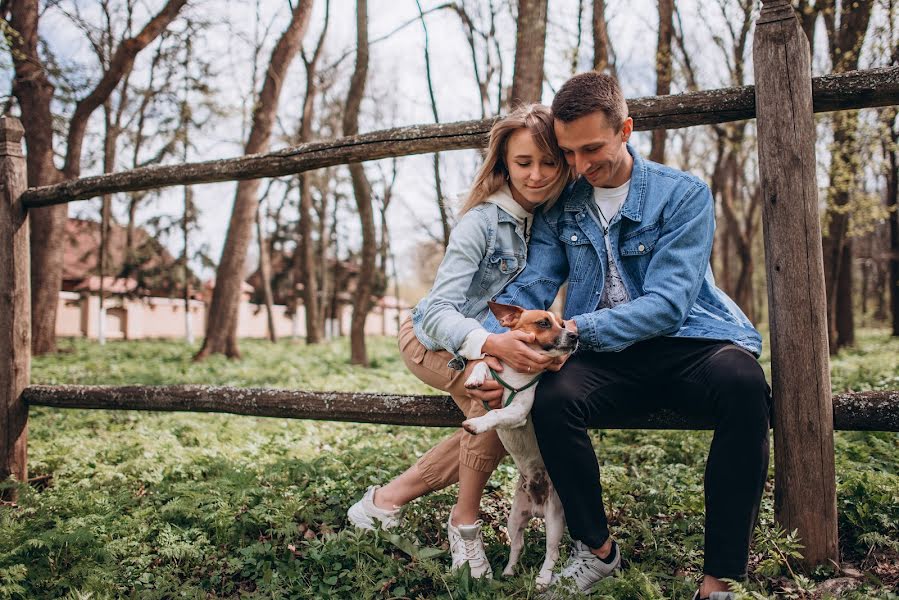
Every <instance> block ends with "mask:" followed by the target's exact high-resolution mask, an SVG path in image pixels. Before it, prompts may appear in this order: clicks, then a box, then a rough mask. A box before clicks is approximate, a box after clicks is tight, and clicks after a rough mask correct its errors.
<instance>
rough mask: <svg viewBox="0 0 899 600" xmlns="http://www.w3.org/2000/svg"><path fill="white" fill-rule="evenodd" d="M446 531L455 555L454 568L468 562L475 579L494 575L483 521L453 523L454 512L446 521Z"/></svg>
mask: <svg viewBox="0 0 899 600" xmlns="http://www.w3.org/2000/svg"><path fill="white" fill-rule="evenodd" d="M446 533H447V536H448V537H449V545H450V553H451V554H452V555H453V570H456V569H458V568H460V567H461V566H462V565H464V564H465V563H468V566H469V569H471V576H472V577H474V578H475V579H480V578H481V577H486V578H487V579H491V578H492V577H493V569H491V568H490V563H489V562H488V561H487V553H486V552H484V541H483V540H482V539H481V521H476V522H475V523H474V525H459V526H456V525H453V514H452V512H450V518H449V520H448V521H447V522H446Z"/></svg>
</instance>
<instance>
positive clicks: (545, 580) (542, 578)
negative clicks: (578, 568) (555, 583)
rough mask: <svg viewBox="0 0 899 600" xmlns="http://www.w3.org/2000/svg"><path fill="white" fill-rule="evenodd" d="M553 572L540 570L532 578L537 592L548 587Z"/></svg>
mask: <svg viewBox="0 0 899 600" xmlns="http://www.w3.org/2000/svg"><path fill="white" fill-rule="evenodd" d="M552 578H553V574H552V571H547V572H545V573H544V572H543V571H541V572H540V573H539V574H538V575H537V578H536V579H534V587H535V588H537V591H538V592H542V591H544V590H546V588H548V587H549V584H550V582H551V581H552Z"/></svg>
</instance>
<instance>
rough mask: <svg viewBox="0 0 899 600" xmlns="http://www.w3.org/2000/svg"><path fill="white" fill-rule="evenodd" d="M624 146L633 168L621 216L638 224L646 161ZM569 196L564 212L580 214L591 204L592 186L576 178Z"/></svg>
mask: <svg viewBox="0 0 899 600" xmlns="http://www.w3.org/2000/svg"><path fill="white" fill-rule="evenodd" d="M626 146H627V151H628V154H630V155H631V158H633V159H634V166H633V168H632V169H631V180H630V181H631V187H630V190H629V191H628V193H627V198H626V199H625V201H624V204H623V205H621V216H622V217H627V218H628V219H630V220H631V221H634V222H635V223H639V222H640V221H642V220H643V205H644V203H645V201H646V171H647V169H646V161H645V160H643V158H642V157H641V156H640V155H639V154H637V151H636V150H634V147H633V146H631V145H630V144H626ZM569 194H570V195H569V197H568V200H567V201H566V202H565V212H582V211H583V210H584V209H585V208H586V207H587V204H588V203H590V202H593V186H592V185H590V183H589V182H588V181H587V180H586V179H584V178H583V177H578V178H577V179H576V180H575V182H574V183H573V184H571V191H570V192H569Z"/></svg>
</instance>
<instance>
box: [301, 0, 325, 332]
mask: <svg viewBox="0 0 899 600" xmlns="http://www.w3.org/2000/svg"><path fill="white" fill-rule="evenodd" d="M330 14H331V2H330V0H326V1H325V22H324V26H323V27H322V31H321V34H320V35H319V38H318V43H317V44H316V46H315V52H314V53H313V54H312V58H311V59H310V60H308V61H306V95H305V96H304V98H303V120H302V123H301V125H300V136H299V137H300V139H299V140H298V142H299V143H300V144H303V143H306V142H308V141H309V140H310V139H311V138H312V118H313V115H314V112H315V98H316V96H317V94H318V86H317V84H316V82H315V76H316V73H317V70H318V61H319V59H320V58H321V53H322V48H323V47H324V41H325V35H327V31H328V22H329V19H330ZM299 180H300V214H299V219H298V220H297V233H298V236H297V237H298V240H297V249H296V259H295V260H294V281H295V282H298V283H301V284H302V285H303V291H302V298H303V309H304V310H303V312H304V314H305V316H306V343H307V344H318V343H319V342H321V339H322V328H323V325H322V320H323V317H322V311H321V303H320V302H319V285H318V274H319V273H320V272H322V271H324V270H325V269H326V268H327V265H326V264H325V263H318V262H317V261H316V260H315V245H314V244H313V238H312V190H311V186H310V185H309V174H308V173H300V175H299ZM324 201H325V200H324V195H323V196H322V202H324ZM296 287H297V286H296V285H294V296H297V290H296ZM294 310H295V311H296V310H299V303H298V302H297V301H296V300H294ZM294 318H296V317H294Z"/></svg>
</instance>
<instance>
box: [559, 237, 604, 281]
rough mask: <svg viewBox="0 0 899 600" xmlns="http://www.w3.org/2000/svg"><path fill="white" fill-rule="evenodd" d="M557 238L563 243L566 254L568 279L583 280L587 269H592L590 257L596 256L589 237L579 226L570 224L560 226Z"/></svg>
mask: <svg viewBox="0 0 899 600" xmlns="http://www.w3.org/2000/svg"><path fill="white" fill-rule="evenodd" d="M559 240H560V241H561V242H562V243H563V244H565V252H566V254H567V255H568V280H569V281H572V282H579V281H584V279H585V278H586V277H587V273H588V271H591V270H592V269H591V268H590V259H591V258H593V257H595V256H596V255H595V253H594V251H593V244H591V243H590V239H589V238H588V237H587V236H586V235H585V234H584V232H583V231H581V229H580V228H579V227H577V226H575V225H574V224H571V225H563V226H562V229H561V230H560V232H559ZM594 266H595V263H594Z"/></svg>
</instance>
